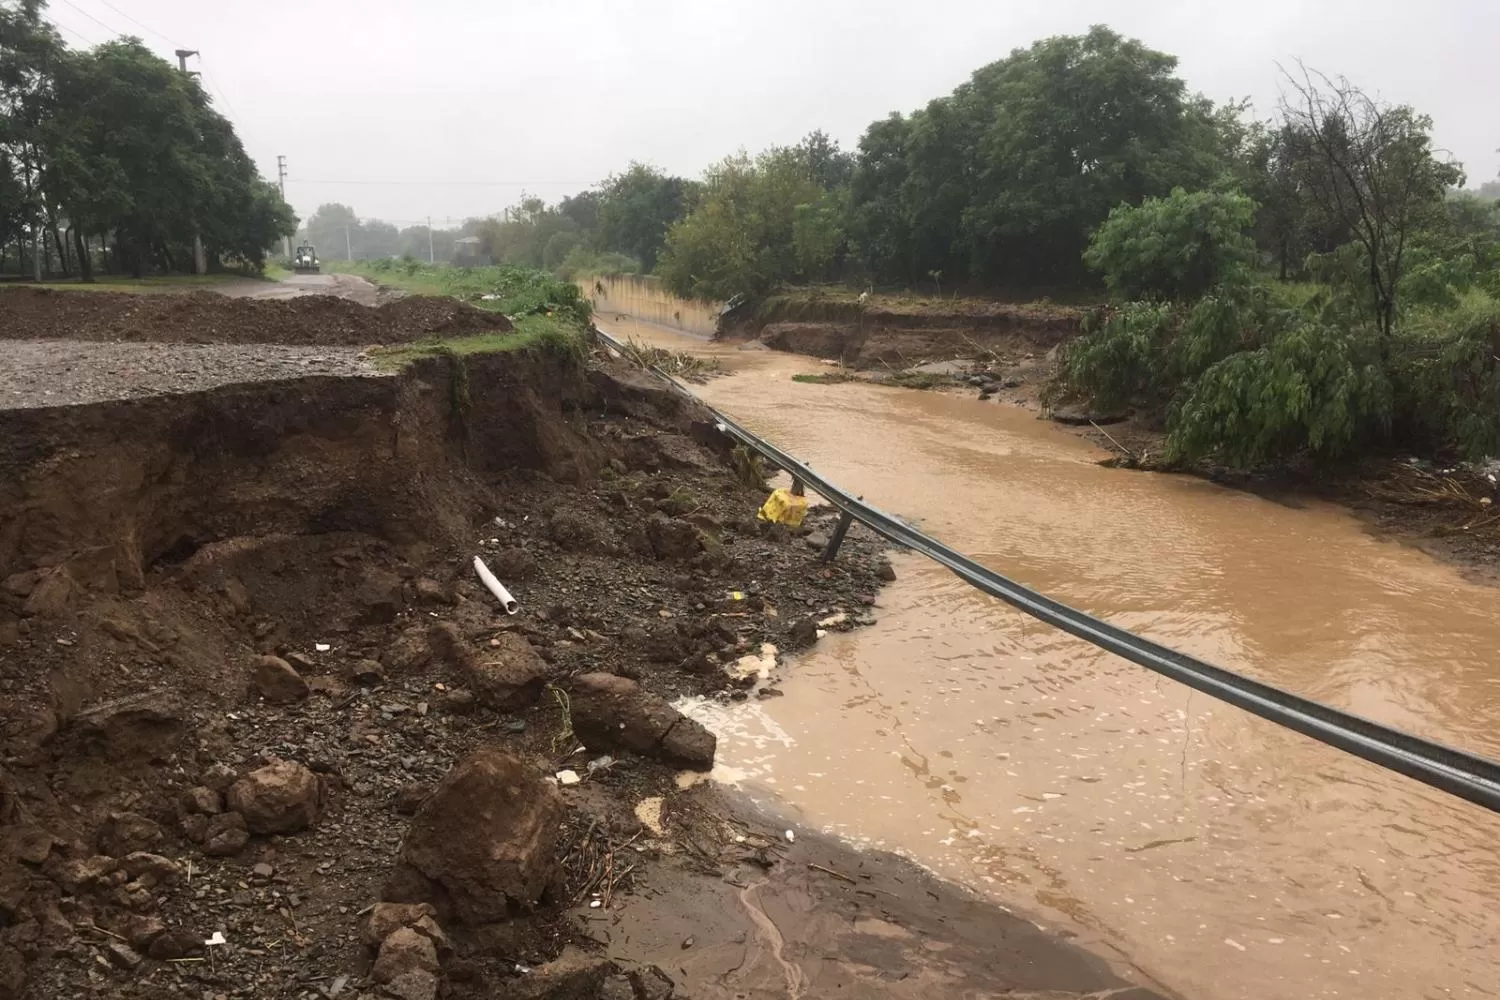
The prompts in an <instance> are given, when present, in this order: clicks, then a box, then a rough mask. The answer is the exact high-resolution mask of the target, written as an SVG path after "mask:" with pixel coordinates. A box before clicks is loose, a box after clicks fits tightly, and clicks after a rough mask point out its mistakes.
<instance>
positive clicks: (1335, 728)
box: [595, 329, 1500, 812]
mask: <svg viewBox="0 0 1500 1000" xmlns="http://www.w3.org/2000/svg"><path fill="white" fill-rule="evenodd" d="M595 333H596V334H597V335H598V337H599V339H600V340H601V342H603V343H605V344H607V345H608V346H610V347H612V348H613V349H615V350H616V351H621V352H622V353H623V347H624V345H623V344H622V343H621V342H620V341H618V340H616V339H615V338H614V337H611V336H610V335H609V334H607V333H604V332H603V331H602V330H597V329H596V330H595ZM650 371H651V372H652V373H653V374H654V375H656V376H657V377H658V378H660V379H662V380H663V381H664V382H665V383H666V384H667V385H669V386H670V387H671V388H672V389H674V390H675V391H677V392H678V393H680V394H682V395H684V396H686V397H688V398H689V399H692V400H693V401H694V402H696V403H697V404H698V405H700V406H703V407H704V408H705V409H707V410H708V411H709V412H710V413H712V414H713V415H714V419H715V420H716V421H717V422H718V424H719V427H720V429H721V430H723V431H724V432H725V433H727V434H729V435H730V436H731V437H733V438H735V439H736V440H737V441H739V442H740V443H741V444H743V445H745V446H746V447H747V448H751V449H753V450H754V451H756V452H758V453H759V454H761V455H762V456H764V457H765V458H766V459H767V460H769V461H770V462H773V463H774V464H776V465H777V466H779V467H781V468H783V469H785V470H786V471H787V472H788V473H789V474H791V476H792V477H793V478H794V479H798V480H801V481H802V482H803V483H805V484H807V485H808V486H810V487H811V488H812V489H813V490H814V491H815V492H816V493H817V494H818V495H819V496H821V497H823V498H824V499H825V500H827V501H828V503H829V504H830V505H831V506H833V507H835V508H836V509H838V510H840V511H842V512H843V513H844V514H846V515H848V516H851V517H853V518H854V519H855V520H857V521H860V522H861V523H863V524H865V525H866V526H868V527H869V528H870V529H871V530H873V531H875V532H876V533H877V534H879V535H881V536H883V537H885V538H887V539H889V540H890V541H892V542H895V543H896V544H898V545H901V546H904V547H906V548H909V549H912V550H913V551H916V552H920V553H922V554H923V555H925V556H927V557H928V558H929V559H932V560H933V561H934V562H937V563H940V564H941V565H943V566H946V567H947V568H948V569H950V570H952V571H953V572H954V574H956V575H957V576H958V577H959V579H961V580H963V581H964V582H965V583H968V584H970V585H971V586H973V587H976V588H978V589H979V590H982V591H984V592H985V593H986V594H989V595H990V596H992V597H997V598H999V599H1000V600H1002V601H1004V602H1006V603H1007V604H1009V605H1011V606H1012V607H1014V608H1016V609H1018V610H1020V611H1022V612H1024V613H1026V614H1028V615H1030V616H1032V617H1033V618H1036V619H1038V620H1040V621H1043V622H1046V623H1047V624H1049V625H1053V626H1055V627H1057V628H1060V629H1062V630H1063V631H1064V632H1067V633H1069V634H1070V635H1075V636H1077V637H1078V638H1080V639H1083V640H1084V641H1085V642H1089V643H1092V644H1093V645H1095V646H1098V647H1099V648H1100V649H1105V650H1108V651H1109V652H1111V653H1114V654H1115V655H1117V656H1122V657H1124V658H1125V659H1127V660H1129V661H1131V662H1132V663H1136V664H1139V665H1140V666H1143V667H1145V668H1146V669H1148V670H1153V671H1155V672H1156V673H1159V674H1162V675H1163V676H1166V677H1170V678H1172V679H1173V680H1175V681H1178V682H1179V683H1182V684H1186V685H1187V686H1188V687H1190V688H1193V689H1194V690H1197V691H1202V692H1203V693H1205V694H1208V695H1211V696H1213V697H1214V698H1217V699H1219V700H1220V701H1223V702H1227V703H1228V704H1230V705H1234V706H1235V707H1237V708H1242V709H1244V710H1245V711H1247V712H1250V713H1251V714H1253V715H1258V716H1260V717H1261V718H1262V719H1267V720H1269V721H1271V722H1274V723H1276V724H1277V725H1280V726H1285V727H1286V728H1288V729H1291V730H1294V731H1296V732H1299V733H1301V734H1303V735H1304V736H1310V737H1312V738H1313V739H1315V740H1318V741H1319V742H1321V743H1326V744H1328V745H1329V746H1333V747H1337V748H1339V749H1340V750H1344V751H1346V752H1348V753H1351V754H1353V755H1354V756H1356V757H1359V758H1361V759H1363V760H1367V761H1369V762H1370V763H1372V764H1378V765H1379V766H1381V767H1384V768H1387V769H1388V770H1391V771H1395V772H1397V773H1398V774H1404V775H1406V776H1407V777H1408V778H1413V779H1415V780H1417V781H1420V782H1422V783H1423V784H1425V785H1429V786H1431V787H1432V788H1436V789H1439V790H1441V791H1444V792H1448V793H1449V794H1451V795H1456V796H1458V797H1459V798H1461V799H1466V800H1468V801H1469V802H1473V803H1475V804H1476V805H1480V806H1483V807H1485V808H1486V809H1489V810H1491V811H1494V812H1500V763H1496V762H1495V761H1492V760H1489V759H1487V758H1484V757H1480V756H1478V755H1477V754H1471V753H1468V752H1467V751H1464V750H1456V749H1454V748H1452V747H1448V746H1444V745H1443V744H1441V743H1435V742H1433V741H1431V740H1426V739H1422V738H1421V737H1419V736H1413V735H1412V734H1410V733H1404V732H1402V731H1400V730H1399V729H1392V728H1391V727H1390V726H1386V725H1382V724H1381V723H1378V722H1373V721H1371V720H1369V719H1365V718H1361V717H1360V716H1357V715H1352V714H1350V713H1348V712H1344V711H1341V710H1339V709H1336V708H1332V707H1330V706H1328V705H1324V704H1321V703H1320V702H1316V701H1312V700H1310V699H1308V698H1304V697H1302V696H1301V695H1297V694H1293V693H1292V692H1290V691H1285V690H1282V689H1281V688H1278V687H1273V686H1272V685H1270V684H1263V683H1261V682H1260V681H1256V680H1252V679H1251V678H1249V677H1245V676H1244V675H1242V674H1237V673H1235V672H1234V671H1231V670H1225V669H1224V668H1222V667H1216V666H1214V665H1213V664H1211V663H1206V662H1204V661H1203V660H1200V659H1197V658H1196V657H1193V656H1189V655H1188V654H1187V653H1182V652H1179V651H1177V650H1175V649H1172V648H1170V647H1168V646H1163V645H1162V644H1161V643H1158V642H1154V641H1152V640H1151V639H1147V638H1145V637H1143V636H1139V635H1136V634H1135V633H1133V632H1129V631H1126V630H1125V629H1122V628H1119V627H1118V626H1115V625H1111V624H1109V623H1108V622H1105V621H1101V620H1100V619H1098V618H1095V617H1093V616H1092V615H1088V614H1085V613H1084V612H1082V611H1079V610H1077V609H1076V608H1071V607H1068V606H1067V605H1066V604H1063V603H1061V602H1060V601H1055V600H1053V599H1052V598H1050V597H1047V596H1046V595H1045V594H1041V593H1038V592H1037V591H1035V590H1032V589H1030V588H1028V587H1024V586H1022V585H1021V584H1019V583H1016V582H1015V581H1014V580H1011V579H1008V578H1007V577H1004V576H1002V575H1000V574H999V573H996V572H995V571H994V570H992V569H990V568H989V567H987V566H982V565H980V564H979V563H977V562H975V561H974V560H973V559H970V558H969V557H968V556H966V555H964V554H963V553H961V552H958V551H956V550H954V549H951V548H949V547H948V546H946V545H944V544H943V543H942V542H939V541H938V540H937V539H935V538H931V537H929V536H928V535H926V534H924V533H922V532H920V531H918V530H917V529H915V528H913V527H911V526H910V525H908V524H906V523H905V522H903V521H901V520H900V519H898V518H896V517H893V516H891V515H890V514H887V513H885V512H884V511H882V510H879V509H878V508H876V507H873V506H871V505H870V504H867V503H865V502H864V501H863V500H862V499H859V498H857V497H854V496H851V495H850V494H849V493H847V492H846V491H844V490H842V489H840V488H839V487H838V486H836V485H834V484H833V483H831V482H829V481H828V480H826V479H824V478H823V477H822V476H820V475H818V474H817V473H816V472H814V471H813V469H812V467H811V466H809V465H807V463H805V462H802V461H800V460H799V459H797V458H794V457H793V456H791V455H789V454H787V453H786V452H784V451H782V450H781V449H780V448H777V447H776V446H775V445H773V444H771V443H770V442H768V441H765V440H763V439H761V438H759V437H757V436H756V435H754V434H752V433H751V432H750V431H748V430H746V429H745V428H744V427H742V426H740V425H739V424H737V423H735V422H734V421H733V420H731V419H730V418H729V417H727V416H725V415H724V414H722V413H720V412H718V411H717V410H715V409H713V408H712V407H710V406H708V405H707V404H706V403H704V402H703V401H702V400H701V399H699V398H698V396H696V395H695V394H694V393H692V392H691V391H690V390H688V389H687V388H685V387H684V386H683V385H681V384H680V383H679V382H677V380H676V379H674V378H672V377H671V376H669V375H667V374H666V373H665V372H663V371H661V370H660V369H658V368H656V367H654V366H653V367H651V369H650Z"/></svg>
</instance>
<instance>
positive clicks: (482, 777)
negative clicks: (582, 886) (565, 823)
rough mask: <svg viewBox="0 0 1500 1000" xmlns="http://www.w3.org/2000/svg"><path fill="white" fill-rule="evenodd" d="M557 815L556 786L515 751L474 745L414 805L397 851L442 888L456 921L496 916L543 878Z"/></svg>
mask: <svg viewBox="0 0 1500 1000" xmlns="http://www.w3.org/2000/svg"><path fill="white" fill-rule="evenodd" d="M562 816H563V803H562V797H561V795H560V794H559V793H558V791H557V789H555V788H553V787H552V786H551V785H549V784H547V783H546V782H544V781H543V780H542V779H541V777H540V776H539V775H538V774H536V773H535V772H534V771H533V770H532V769H531V768H529V767H528V766H527V765H526V764H525V763H523V762H522V760H521V759H520V758H519V757H517V756H515V755H513V754H509V753H504V752H501V751H499V750H491V749H486V750H479V751H476V752H475V753H472V754H470V755H469V756H468V757H466V758H464V759H463V760H462V761H460V762H459V763H458V764H457V765H455V766H454V768H453V769H452V770H451V771H449V772H448V774H447V775H446V776H445V777H444V778H443V780H442V781H441V782H440V783H439V784H438V786H437V788H436V789H435V790H434V791H433V793H432V796H431V797H430V798H428V799H427V801H426V802H424V803H423V804H422V807H421V808H420V809H419V810H417V814H416V816H414V817H413V818H412V822H411V828H410V829H409V830H408V831H407V835H406V839H405V842H404V843H403V844H402V848H401V858H402V860H403V861H404V862H405V864H406V865H408V866H410V867H411V868H412V869H414V870H415V871H416V872H417V873H418V874H420V875H421V876H423V877H425V878H426V879H427V880H429V881H430V882H432V883H433V884H435V885H436V886H438V887H440V888H441V889H442V890H443V893H444V894H445V897H446V900H445V901H446V903H447V904H448V907H449V908H450V909H451V911H452V913H453V915H454V916H455V917H456V918H457V919H459V920H460V921H463V922H464V923H474V924H478V923H485V922H488V921H494V920H504V919H507V918H508V917H509V916H510V913H511V909H512V908H513V907H516V906H530V905H532V904H534V903H535V902H536V901H537V900H538V899H539V898H540V897H541V894H542V891H543V890H544V889H545V888H546V887H547V884H548V882H549V881H550V880H551V878H552V875H553V873H554V872H555V870H556V859H555V857H554V853H555V850H556V847H557V840H558V835H559V828H560V825H561V823H562Z"/></svg>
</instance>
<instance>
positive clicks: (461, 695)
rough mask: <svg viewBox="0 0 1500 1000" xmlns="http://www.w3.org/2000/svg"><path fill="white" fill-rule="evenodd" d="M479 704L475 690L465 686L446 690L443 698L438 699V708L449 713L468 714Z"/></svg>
mask: <svg viewBox="0 0 1500 1000" xmlns="http://www.w3.org/2000/svg"><path fill="white" fill-rule="evenodd" d="M478 704H479V699H477V698H475V697H474V692H472V691H469V690H467V689H465V688H454V689H453V690H451V691H447V692H444V694H443V696H442V698H440V699H438V708H439V709H441V710H442V711H444V712H447V713H448V714H449V715H468V714H469V713H470V712H472V711H474V709H475V708H476V707H478Z"/></svg>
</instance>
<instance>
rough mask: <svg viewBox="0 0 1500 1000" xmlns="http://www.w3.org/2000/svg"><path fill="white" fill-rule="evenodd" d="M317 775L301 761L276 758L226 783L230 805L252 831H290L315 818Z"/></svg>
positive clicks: (319, 796) (319, 795)
mask: <svg viewBox="0 0 1500 1000" xmlns="http://www.w3.org/2000/svg"><path fill="white" fill-rule="evenodd" d="M320 799H321V789H320V787H319V785H318V776H317V775H315V774H313V773H312V772H311V771H309V770H308V769H307V768H305V767H303V766H302V765H301V764H297V763H294V762H292V761H286V760H279V761H276V762H275V763H272V764H268V765H266V766H265V767H262V768H259V769H258V770H255V771H251V772H250V773H249V774H247V775H246V776H245V777H243V778H241V779H240V780H239V781H236V782H235V783H234V784H233V785H231V786H230V787H229V795H228V796H227V801H228V803H229V808H230V809H233V810H234V811H235V812H237V813H240V814H241V815H242V816H244V817H245V825H246V826H247V827H248V828H249V829H250V832H251V833H259V834H268V833H293V832H295V831H297V830H305V829H307V828H308V827H309V826H312V824H313V822H314V821H315V820H317V818H318V806H319V804H320V801H319V800H320Z"/></svg>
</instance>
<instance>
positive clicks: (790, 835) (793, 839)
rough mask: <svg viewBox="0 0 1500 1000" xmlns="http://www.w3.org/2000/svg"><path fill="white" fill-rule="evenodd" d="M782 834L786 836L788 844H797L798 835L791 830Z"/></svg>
mask: <svg viewBox="0 0 1500 1000" xmlns="http://www.w3.org/2000/svg"><path fill="white" fill-rule="evenodd" d="M782 836H784V837H786V842H787V843H788V844H795V843H796V842H797V835H796V834H795V833H793V832H792V831H791V830H788V831H787V832H786V833H784V834H782Z"/></svg>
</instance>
